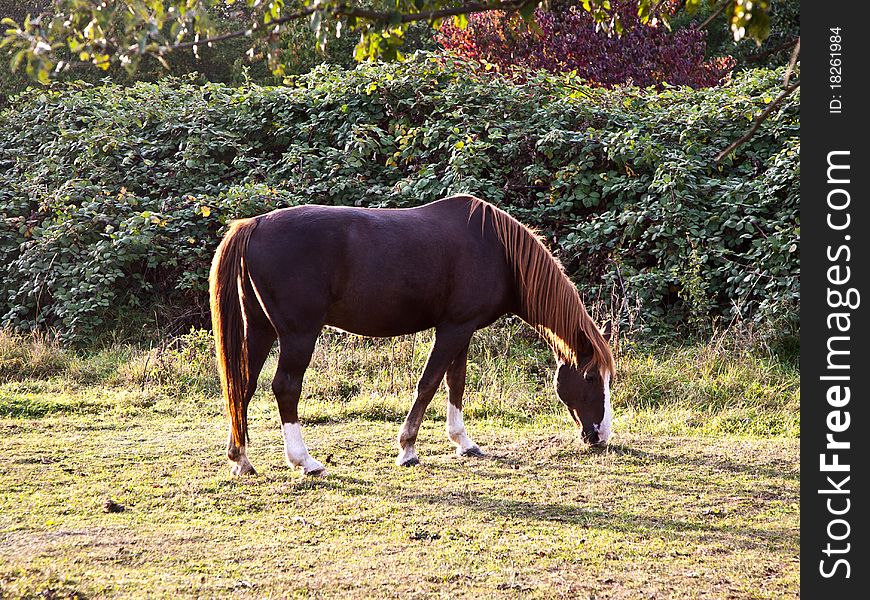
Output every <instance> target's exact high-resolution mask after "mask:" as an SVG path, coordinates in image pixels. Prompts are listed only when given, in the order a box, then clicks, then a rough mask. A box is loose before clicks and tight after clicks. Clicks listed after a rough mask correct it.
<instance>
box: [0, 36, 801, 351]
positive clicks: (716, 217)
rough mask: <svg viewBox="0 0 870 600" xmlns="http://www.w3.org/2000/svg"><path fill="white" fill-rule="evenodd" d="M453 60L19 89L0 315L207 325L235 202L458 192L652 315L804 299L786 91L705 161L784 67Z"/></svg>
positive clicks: (5, 194)
mask: <svg viewBox="0 0 870 600" xmlns="http://www.w3.org/2000/svg"><path fill="white" fill-rule="evenodd" d="M468 67H469V66H468V65H466V64H464V63H462V62H460V61H456V60H453V59H449V58H444V57H439V56H434V55H427V54H422V53H420V54H417V55H415V56H414V57H413V58H412V59H411V60H409V61H407V62H405V63H398V64H386V65H383V64H366V65H362V66H359V67H358V68H356V69H354V70H343V69H340V68H337V67H328V66H323V67H320V68H317V69H315V70H314V71H312V72H311V73H310V74H307V75H304V76H301V77H299V78H297V79H296V80H295V82H293V84H292V85H289V86H284V87H259V86H248V87H244V88H241V87H230V86H227V85H223V84H217V83H213V84H207V85H197V84H193V83H191V82H190V81H188V80H185V79H167V80H163V81H160V82H159V83H138V84H136V85H133V86H131V87H122V86H117V85H110V84H105V85H97V86H95V85H89V84H78V85H71V86H68V87H65V88H63V89H52V90H42V91H40V90H36V91H29V92H27V93H25V94H23V95H21V96H19V97H17V98H15V99H13V101H12V103H11V106H10V107H8V108H6V109H5V110H4V111H3V112H2V113H0V218H2V220H3V224H4V225H3V228H2V230H0V269H2V278H0V326H7V327H11V328H13V329H18V330H29V329H34V328H53V329H55V330H57V331H59V332H60V333H61V334H62V335H64V336H65V337H68V338H76V339H88V338H90V337H92V336H95V335H99V334H101V333H103V332H106V331H111V330H115V329H117V328H119V327H121V328H123V327H125V326H128V325H130V324H141V323H145V322H152V323H153V322H156V323H157V324H158V326H159V327H162V328H164V329H167V328H180V327H187V326H189V325H191V324H196V325H203V324H207V322H208V320H207V302H206V280H207V269H208V264H209V261H210V257H211V254H212V252H213V251H214V248H215V247H216V245H217V243H218V241H219V237H220V234H221V232H222V230H223V227H224V226H225V224H226V223H227V221H228V220H230V219H232V218H236V217H241V216H250V215H255V214H259V213H262V212H265V211H268V210H271V209H274V208H277V207H282V206H291V205H296V204H302V203H321V204H335V205H358V206H377V207H408V206H416V205H419V204H423V203H425V202H429V201H432V200H435V199H437V198H439V197H442V196H445V195H447V194H451V193H456V192H469V193H473V194H476V195H478V196H480V197H482V198H484V199H486V200H489V201H491V202H494V203H496V204H498V205H500V206H502V207H503V208H504V209H505V210H507V211H509V212H511V213H512V214H514V215H515V216H516V217H517V218H519V219H520V220H522V221H524V222H525V223H527V224H529V225H532V226H534V227H536V228H538V229H539V231H540V232H541V233H542V235H543V236H544V237H545V238H546V239H547V240H548V242H549V243H550V244H551V247H552V248H553V249H554V251H556V253H557V254H558V255H559V256H560V257H561V258H562V260H563V263H564V264H565V266H566V269H567V271H568V273H569V274H570V275H571V276H572V277H573V278H574V280H575V281H576V283H577V284H578V285H579V286H580V288H581V291H582V292H583V294H584V295H585V296H586V297H587V298H598V299H602V300H604V301H608V300H609V301H612V302H614V303H617V304H621V303H622V302H623V301H625V302H626V303H627V304H628V305H629V306H631V307H633V310H635V313H636V314H639V315H640V316H641V317H642V318H641V320H642V322H643V324H644V326H645V327H646V329H647V330H649V331H653V332H654V331H662V330H671V329H672V328H674V327H685V328H687V329H688V330H697V329H699V328H703V327H707V326H709V324H710V323H712V322H714V321H715V320H717V319H718V320H719V321H720V322H722V321H723V320H724V321H730V320H733V319H735V318H738V319H741V320H754V321H761V322H771V321H772V320H775V321H777V322H782V321H783V320H785V321H786V322H788V321H790V322H794V321H795V320H796V318H797V303H798V300H799V289H798V275H799V263H798V254H799V253H798V251H797V248H798V236H799V230H800V227H799V216H798V205H799V182H798V178H799V149H800V145H799V115H798V112H799V96H798V95H797V94H796V95H794V97H793V98H791V99H790V100H788V101H786V102H785V104H784V105H783V107H782V108H781V109H778V110H776V111H774V113H773V115H772V116H771V118H770V119H768V120H767V121H766V122H765V123H764V124H763V125H762V127H761V128H760V129H759V131H758V132H757V133H756V135H755V136H754V137H753V138H752V140H751V141H750V142H749V143H748V144H746V145H745V146H743V147H741V148H740V149H739V150H738V151H737V152H736V153H735V154H733V155H732V156H730V157H729V158H728V159H726V161H725V162H723V163H722V164H720V165H717V164H716V163H715V162H714V160H713V157H714V156H715V155H716V153H717V152H718V151H719V150H721V149H722V148H723V147H725V146H726V145H727V144H728V143H729V142H730V141H732V140H733V139H735V138H736V137H738V136H739V135H741V134H742V133H743V132H744V131H745V129H746V128H747V127H748V126H749V124H750V122H751V119H752V118H754V116H755V115H757V114H758V112H759V111H761V110H763V109H764V107H765V106H766V104H767V103H769V102H770V101H771V100H772V99H773V98H774V97H775V96H776V94H777V86H779V85H780V84H781V77H782V71H781V70H780V71H767V70H758V71H751V72H747V73H745V74H743V75H741V76H740V77H738V78H736V79H735V80H734V81H733V82H731V83H730V84H728V85H727V86H725V87H722V88H711V89H704V90H697V91H695V90H691V89H688V88H666V89H664V90H662V91H659V92H657V91H655V90H652V89H637V88H620V89H614V90H603V89H595V88H590V87H587V86H585V85H583V82H582V81H580V80H578V79H577V78H576V77H572V76H570V75H568V76H558V77H557V76H552V75H545V74H538V75H536V76H533V77H530V78H529V80H528V81H526V82H525V83H522V84H519V83H515V82H511V81H507V80H505V79H502V78H499V77H498V76H495V75H487V74H486V72H485V69H482V68H479V65H478V66H477V67H476V68H475V69H469V68H468ZM475 73H477V74H475Z"/></svg>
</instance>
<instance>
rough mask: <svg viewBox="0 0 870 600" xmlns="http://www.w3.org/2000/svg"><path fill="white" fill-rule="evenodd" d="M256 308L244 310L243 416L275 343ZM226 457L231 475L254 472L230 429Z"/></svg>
mask: <svg viewBox="0 0 870 600" xmlns="http://www.w3.org/2000/svg"><path fill="white" fill-rule="evenodd" d="M258 310H259V307H256V310H246V315H245V316H246V319H247V331H246V332H245V333H246V338H247V343H248V387H247V390H245V401H244V405H243V410H244V412H245V418H246V419H247V415H248V404H249V403H250V402H251V398H253V397H254V392H255V391H256V390H257V378H258V377H259V376H260V371H262V370H263V364H264V363H265V362H266V358H267V357H268V356H269V351H270V350H271V349H272V345H273V344H274V343H275V338H276V337H277V336H276V334H275V330H274V329H272V325H271V324H270V323H269V321H268V320H267V319H266V316H265V315H264V314H263V313H262V311H259V314H258ZM227 458H229V459H230V460H231V461H232V462H233V466H232V468H231V469H230V472H231V473H232V474H233V475H253V474H255V473H256V471H255V470H254V467H253V465H251V461H250V460H248V455H247V453H246V451H245V446H236V445H235V443H233V434H232V431H230V436H229V441H228V442H227Z"/></svg>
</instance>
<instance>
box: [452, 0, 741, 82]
mask: <svg viewBox="0 0 870 600" xmlns="http://www.w3.org/2000/svg"><path fill="white" fill-rule="evenodd" d="M672 4H673V3H672ZM674 8H676V7H675V6H673V5H672V6H671V12H672V11H673V9H674ZM613 10H614V12H616V13H618V15H619V17H620V21H621V23H622V24H623V26H624V28H625V29H624V32H623V33H622V35H619V36H617V35H613V36H609V35H608V34H607V33H606V32H604V31H599V30H598V28H597V27H596V23H595V19H594V18H593V16H592V15H591V14H590V13H589V12H587V11H586V10H584V9H583V8H582V7H580V6H577V5H573V6H566V7H563V8H561V9H558V10H554V11H544V10H541V9H537V10H536V12H535V21H536V23H537V28H536V29H535V28H530V27H528V26H526V25H525V24H523V23H522V21H521V20H520V19H519V17H518V16H517V15H516V14H515V13H513V14H507V13H504V12H499V11H494V12H487V13H476V14H473V15H470V16H469V18H468V25H467V26H466V27H462V28H461V27H458V26H456V25H455V24H454V23H453V22H452V21H450V22H447V23H445V24H444V25H443V26H442V27H441V28H440V30H439V31H438V34H437V36H436V39H437V40H438V42H440V43H441V45H442V46H444V48H446V49H447V50H451V51H453V52H455V53H456V54H457V55H459V56H461V57H463V58H468V59H475V60H484V61H486V62H488V63H490V64H492V65H494V66H495V67H496V68H498V70H499V71H501V72H503V73H509V74H512V75H513V76H515V77H524V76H525V74H526V73H527V72H528V70H529V69H532V70H534V69H547V70H549V71H558V72H567V71H574V72H575V73H576V74H577V75H578V76H580V77H581V78H583V79H586V80H587V81H589V82H591V83H595V84H599V85H606V86H610V85H616V84H625V83H627V84H632V85H637V86H641V87H646V86H650V85H657V86H661V85H662V84H664V83H670V84H672V85H689V86H692V87H696V88H697V87H709V86H713V85H719V84H720V83H722V81H723V80H724V79H725V78H726V77H727V76H728V74H729V72H730V71H731V69H732V68H733V67H734V61H733V60H732V59H731V58H730V57H727V56H726V57H720V58H713V59H710V60H706V59H705V58H704V51H705V47H706V35H707V34H706V32H703V31H698V30H696V29H692V28H684V29H681V30H680V31H677V32H675V33H671V32H670V31H668V30H667V29H665V27H664V26H661V25H660V26H652V25H643V24H641V22H640V19H639V18H638V16H637V2H636V1H634V0H620V1H618V2H614V8H613Z"/></svg>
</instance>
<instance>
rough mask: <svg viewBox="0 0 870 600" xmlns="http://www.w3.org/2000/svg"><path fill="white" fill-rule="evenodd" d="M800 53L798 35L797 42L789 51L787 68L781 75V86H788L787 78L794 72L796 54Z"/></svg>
mask: <svg viewBox="0 0 870 600" xmlns="http://www.w3.org/2000/svg"><path fill="white" fill-rule="evenodd" d="M800 53H801V38H800V36H798V39H797V43H796V44H795V45H794V50H792V51H791V58H790V59H789V61H788V68H787V69H786V70H785V77H783V83H782V85H783V87H788V80H789V79H791V74H792V73H793V72H794V67H795V65H796V64H797V59H798V55H799V54H800Z"/></svg>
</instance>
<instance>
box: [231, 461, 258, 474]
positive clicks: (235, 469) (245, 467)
mask: <svg viewBox="0 0 870 600" xmlns="http://www.w3.org/2000/svg"><path fill="white" fill-rule="evenodd" d="M230 474H231V475H233V476H234V477H240V476H242V475H256V474H257V471H255V470H254V467H253V465H251V463H249V462H244V463H242V464H239V463H236V464H234V465H233V466H232V467H231V468H230Z"/></svg>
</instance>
